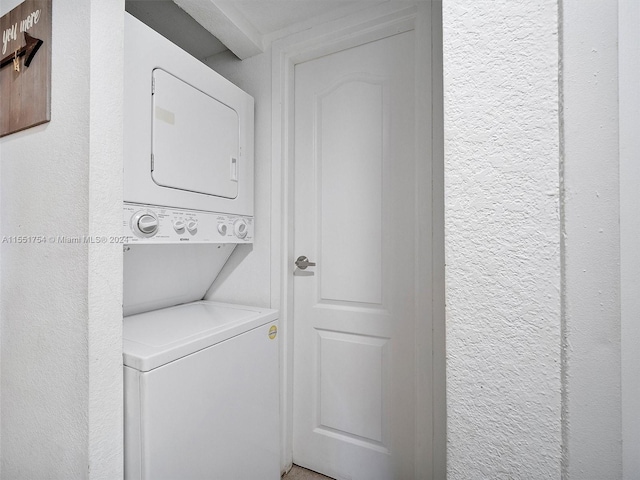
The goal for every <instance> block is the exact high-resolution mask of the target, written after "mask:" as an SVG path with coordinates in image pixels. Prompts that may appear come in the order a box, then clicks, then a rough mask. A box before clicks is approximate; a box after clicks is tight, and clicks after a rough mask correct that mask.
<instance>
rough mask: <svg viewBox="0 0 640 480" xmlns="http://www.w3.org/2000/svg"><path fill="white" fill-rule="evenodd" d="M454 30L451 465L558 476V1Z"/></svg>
mask: <svg viewBox="0 0 640 480" xmlns="http://www.w3.org/2000/svg"><path fill="white" fill-rule="evenodd" d="M443 30H444V112H445V114H444V118H445V120H444V122H445V125H444V128H445V130H444V131H445V255H446V289H447V292H446V305H447V407H448V419H447V423H448V430H447V433H448V476H449V478H450V479H471V478H492V479H499V478H504V479H513V478H522V479H535V478H560V474H561V443H562V442H561V441H562V438H561V368H560V361H561V350H560V345H561V302H560V281H561V277H560V272H561V270H560V268H561V264H560V237H559V231H560V215H559V173H560V172H559V164H560V158H559V149H560V145H559V122H558V47H559V45H558V5H557V1H556V0H538V1H535V2H526V1H513V0H495V1H494V0H492V1H490V0H479V1H476V2H466V1H462V0H449V1H445V2H443Z"/></svg>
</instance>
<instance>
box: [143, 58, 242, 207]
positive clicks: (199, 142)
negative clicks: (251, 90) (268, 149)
mask: <svg viewBox="0 0 640 480" xmlns="http://www.w3.org/2000/svg"><path fill="white" fill-rule="evenodd" d="M153 82H154V83H153V85H154V88H153V112H152V118H153V120H152V124H153V129H152V146H151V149H152V150H151V152H152V155H153V156H152V159H153V160H152V163H151V176H152V178H153V181H154V182H155V183H157V184H158V185H160V186H163V187H168V188H175V189H178V190H186V191H190V192H195V193H201V194H205V195H214V196H217V197H224V198H236V197H237V196H238V161H239V160H240V156H239V120H238V114H237V113H236V111H235V110H233V109H232V108H230V107H228V106H227V105H225V104H223V103H221V102H219V101H218V100H216V99H215V98H213V97H211V96H209V95H207V94H205V93H203V92H201V91H200V90H198V89H196V88H194V87H192V86H191V85H189V84H188V83H186V82H183V81H182V80H180V79H179V78H177V77H175V76H173V75H171V74H170V73H168V72H166V71H164V70H162V69H159V68H156V69H155V70H154V71H153Z"/></svg>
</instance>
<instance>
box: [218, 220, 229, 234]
mask: <svg viewBox="0 0 640 480" xmlns="http://www.w3.org/2000/svg"><path fill="white" fill-rule="evenodd" d="M218 232H219V233H220V235H223V236H224V235H226V234H227V225H226V224H224V223H219V224H218Z"/></svg>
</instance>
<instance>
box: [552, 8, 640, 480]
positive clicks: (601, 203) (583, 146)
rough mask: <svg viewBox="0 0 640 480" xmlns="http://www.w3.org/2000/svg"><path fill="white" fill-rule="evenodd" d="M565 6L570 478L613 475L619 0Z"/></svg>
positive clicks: (616, 457)
mask: <svg viewBox="0 0 640 480" xmlns="http://www.w3.org/2000/svg"><path fill="white" fill-rule="evenodd" d="M562 3H563V12H562V18H563V21H562V70H563V81H562V92H563V95H562V96H563V119H564V122H563V124H564V128H563V131H564V190H565V193H564V222H563V223H564V228H563V234H564V239H565V240H564V264H565V275H564V292H565V294H564V295H565V325H566V326H565V329H566V330H565V335H566V340H565V375H564V377H565V392H566V393H565V425H564V428H565V449H566V459H565V460H566V478H568V479H576V480H605V479H619V478H621V476H622V470H621V466H622V461H621V416H620V415H621V412H620V304H619V302H620V297H619V289H620V280H619V278H620V269H619V261H620V256H619V255H620V253H619V248H620V246H619V245H620V244H619V242H620V236H619V225H618V221H619V175H618V76H617V66H618V64H617V59H618V53H617V25H618V15H617V8H616V6H617V2H614V1H609V2H602V1H583V0H565V1H563V2H562ZM636 28H637V27H636ZM636 88H637V86H636ZM635 128H636V132H637V125H636V126H635ZM636 135H637V133H636ZM637 160H638V159H637V158H636V159H635V161H636V162H637ZM637 187H638V186H637V185H635V186H634V188H636V189H637ZM636 295H637V292H636ZM636 349H637V345H636Z"/></svg>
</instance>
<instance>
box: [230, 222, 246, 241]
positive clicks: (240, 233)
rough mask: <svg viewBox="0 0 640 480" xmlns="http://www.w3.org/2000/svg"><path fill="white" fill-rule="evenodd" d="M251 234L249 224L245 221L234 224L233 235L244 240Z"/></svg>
mask: <svg viewBox="0 0 640 480" xmlns="http://www.w3.org/2000/svg"><path fill="white" fill-rule="evenodd" d="M248 232H249V228H248V227H247V222H245V221H244V220H243V219H240V220H236V221H235V223H234V224H233V233H235V235H236V237H238V238H244V237H246V236H247V233H248Z"/></svg>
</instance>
